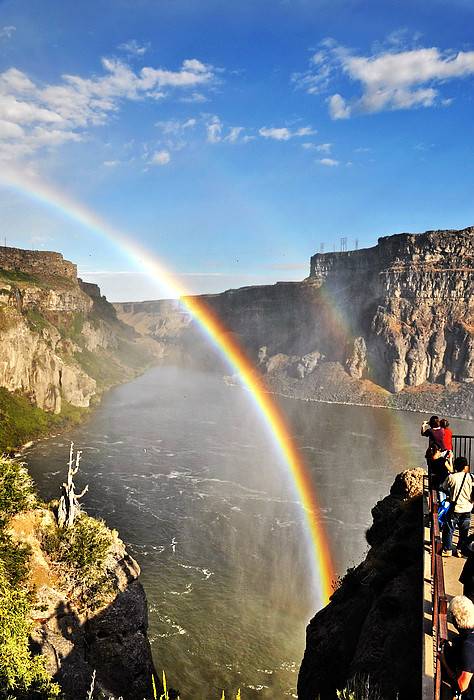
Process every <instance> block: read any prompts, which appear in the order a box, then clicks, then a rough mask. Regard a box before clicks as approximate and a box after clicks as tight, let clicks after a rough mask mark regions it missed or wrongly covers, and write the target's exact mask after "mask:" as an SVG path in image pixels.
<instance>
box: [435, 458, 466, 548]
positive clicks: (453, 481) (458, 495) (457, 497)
mask: <svg viewBox="0 0 474 700" xmlns="http://www.w3.org/2000/svg"><path fill="white" fill-rule="evenodd" d="M472 485H473V480H472V475H471V473H470V472H469V465H468V463H467V459H466V458H465V457H456V459H455V460H454V473H453V474H450V475H449V476H448V477H447V478H446V479H445V481H444V482H443V483H442V484H441V490H443V491H444V492H445V493H447V494H448V497H449V500H450V501H451V505H450V507H449V510H448V512H447V514H446V518H445V523H444V525H443V536H442V539H443V552H442V554H443V557H450V556H451V554H452V553H453V552H452V546H453V534H454V530H455V529H456V528H458V529H459V542H458V547H457V550H455V554H457V555H458V556H460V557H462V556H467V555H468V554H469V547H468V544H469V539H468V538H469V526H470V523H471V511H472Z"/></svg>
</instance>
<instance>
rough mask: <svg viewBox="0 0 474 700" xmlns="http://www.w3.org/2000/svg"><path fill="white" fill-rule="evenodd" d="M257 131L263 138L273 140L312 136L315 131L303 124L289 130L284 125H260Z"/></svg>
mask: <svg viewBox="0 0 474 700" xmlns="http://www.w3.org/2000/svg"><path fill="white" fill-rule="evenodd" d="M258 133H259V134H260V136H263V138H265V139H273V140H274V141H289V140H290V139H293V138H295V137H303V136H312V135H313V134H316V133H317V131H316V130H315V129H313V128H312V127H311V126H303V127H300V128H299V129H295V130H291V129H289V128H288V127H286V126H280V127H268V126H262V128H261V129H259V130H258Z"/></svg>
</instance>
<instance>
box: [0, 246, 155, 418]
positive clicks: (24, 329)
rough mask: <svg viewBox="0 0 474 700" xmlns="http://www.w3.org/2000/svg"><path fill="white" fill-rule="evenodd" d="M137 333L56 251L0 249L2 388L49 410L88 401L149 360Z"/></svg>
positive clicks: (84, 403)
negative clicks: (121, 319) (138, 340)
mask: <svg viewBox="0 0 474 700" xmlns="http://www.w3.org/2000/svg"><path fill="white" fill-rule="evenodd" d="M137 337H138V336H137V334H136V333H134V332H133V331H131V329H130V328H129V327H128V326H125V325H124V324H122V323H121V322H120V321H119V320H118V319H117V315H116V312H115V309H114V308H113V306H112V305H111V304H109V303H108V302H107V300H106V299H105V297H103V296H101V293H100V289H99V288H98V287H97V285H94V284H90V283H87V282H83V281H82V280H79V279H78V278H77V270H76V266H75V265H74V264H73V263H70V262H68V261H67V260H64V259H63V257H62V255H60V254H59V253H54V252H42V251H31V250H21V249H19V248H6V247H0V386H1V387H4V388H6V389H7V390H8V391H10V392H18V393H20V394H22V395H24V396H27V397H28V398H29V399H30V401H31V403H32V404H34V405H35V406H38V407H39V408H41V409H43V410H45V411H49V412H53V413H60V412H61V409H62V406H63V402H64V401H65V402H67V403H69V404H72V405H73V406H78V407H83V408H84V407H87V406H89V404H90V402H91V399H92V398H93V397H94V396H95V395H96V394H98V393H100V390H101V389H103V388H106V386H107V385H111V384H113V383H115V382H116V381H118V380H119V379H120V378H129V377H130V376H133V374H134V373H135V372H136V371H137V369H138V367H140V366H141V367H144V366H146V365H147V363H150V361H151V359H152V355H153V353H152V349H151V348H150V347H149V346H148V347H145V345H144V344H143V343H141V342H139V343H137ZM129 357H131V358H132V362H130V361H129ZM104 367H105V368H106V369H107V376H106V377H105V379H103V376H104V372H103V368H104Z"/></svg>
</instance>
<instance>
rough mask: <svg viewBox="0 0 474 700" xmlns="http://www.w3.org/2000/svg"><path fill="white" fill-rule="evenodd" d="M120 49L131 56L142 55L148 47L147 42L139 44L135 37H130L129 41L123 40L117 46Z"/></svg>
mask: <svg viewBox="0 0 474 700" xmlns="http://www.w3.org/2000/svg"><path fill="white" fill-rule="evenodd" d="M118 48H119V49H120V51H124V52H125V53H128V54H130V55H131V56H143V55H144V54H145V53H146V52H147V51H148V49H149V48H150V44H149V42H147V43H146V44H139V43H138V41H137V40H136V39H130V41H125V42H124V43H123V44H120V45H119V46H118Z"/></svg>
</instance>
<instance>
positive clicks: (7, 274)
mask: <svg viewBox="0 0 474 700" xmlns="http://www.w3.org/2000/svg"><path fill="white" fill-rule="evenodd" d="M0 282H6V283H7V284H18V285H19V286H26V287H40V288H41V289H51V288H53V289H54V288H55V287H56V288H59V289H69V288H70V287H72V286H73V285H74V284H75V283H74V280H72V279H70V278H69V277H61V276H60V275H47V274H44V275H32V274H30V273H29V272H22V271H21V270H5V269H4V268H0Z"/></svg>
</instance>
